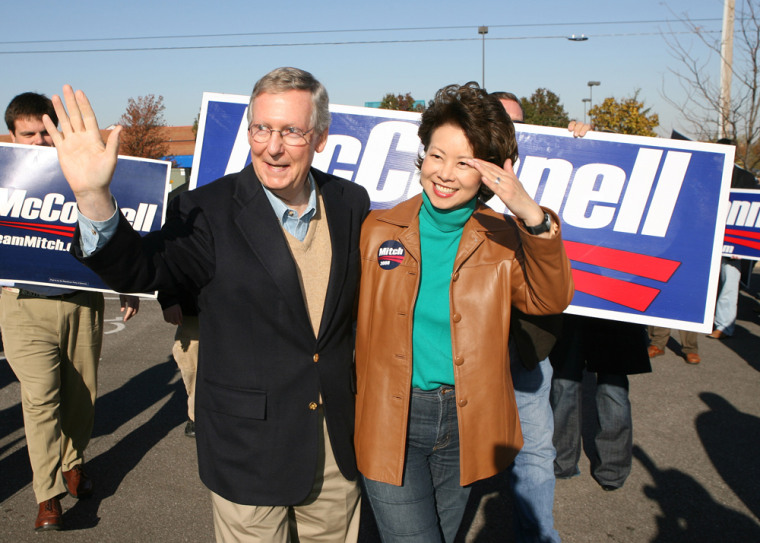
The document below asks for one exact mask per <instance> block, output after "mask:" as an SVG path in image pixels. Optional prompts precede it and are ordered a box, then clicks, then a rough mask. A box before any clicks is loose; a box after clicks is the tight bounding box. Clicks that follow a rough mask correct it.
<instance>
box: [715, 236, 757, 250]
mask: <svg viewBox="0 0 760 543" xmlns="http://www.w3.org/2000/svg"><path fill="white" fill-rule="evenodd" d="M723 241H725V242H728V243H733V244H735V245H742V246H744V247H751V248H752V249H760V242H758V241H749V240H746V239H742V238H735V237H733V236H725V237H724V238H723Z"/></svg>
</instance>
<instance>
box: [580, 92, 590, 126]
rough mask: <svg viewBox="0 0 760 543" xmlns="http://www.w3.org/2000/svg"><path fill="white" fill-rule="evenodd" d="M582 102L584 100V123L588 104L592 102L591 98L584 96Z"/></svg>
mask: <svg viewBox="0 0 760 543" xmlns="http://www.w3.org/2000/svg"><path fill="white" fill-rule="evenodd" d="M581 102H583V124H586V104H588V103H590V102H591V98H583V99H582V100H581ZM589 109H591V108H589Z"/></svg>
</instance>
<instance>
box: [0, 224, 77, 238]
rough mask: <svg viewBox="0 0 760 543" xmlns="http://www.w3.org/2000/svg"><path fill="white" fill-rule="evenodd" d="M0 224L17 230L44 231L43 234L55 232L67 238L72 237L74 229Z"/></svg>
mask: <svg viewBox="0 0 760 543" xmlns="http://www.w3.org/2000/svg"><path fill="white" fill-rule="evenodd" d="M0 226H7V227H8V228H17V229H19V230H30V231H32V232H44V233H45V234H55V235H56V236H65V237H67V238H73V237H74V229H73V228H72V229H71V230H68V229H64V228H65V227H60V226H58V227H57V226H47V225H45V226H37V225H29V224H28V223H27V224H24V226H16V225H14V224H7V223H3V222H0Z"/></svg>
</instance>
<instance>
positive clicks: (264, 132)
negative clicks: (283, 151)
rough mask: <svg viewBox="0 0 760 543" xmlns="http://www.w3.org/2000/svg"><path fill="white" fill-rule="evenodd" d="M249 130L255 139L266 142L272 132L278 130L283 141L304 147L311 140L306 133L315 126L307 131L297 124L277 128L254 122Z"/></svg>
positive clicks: (286, 143)
mask: <svg viewBox="0 0 760 543" xmlns="http://www.w3.org/2000/svg"><path fill="white" fill-rule="evenodd" d="M248 130H249V131H250V132H251V138H253V141H255V142H258V143H266V142H268V141H269V138H271V137H272V132H277V133H278V134H280V137H281V138H282V142H283V143H284V144H285V145H291V146H293V147H302V146H304V145H306V144H308V143H309V142H308V141H307V140H306V135H307V134H308V133H309V132H311V131H312V130H314V129H313V128H310V129H309V130H307V131H306V132H304V131H303V130H301V129H300V128H296V127H295V126H289V127H287V128H283V129H282V130H275V129H273V128H269V127H268V126H267V125H265V124H252V125H251V126H249V127H248Z"/></svg>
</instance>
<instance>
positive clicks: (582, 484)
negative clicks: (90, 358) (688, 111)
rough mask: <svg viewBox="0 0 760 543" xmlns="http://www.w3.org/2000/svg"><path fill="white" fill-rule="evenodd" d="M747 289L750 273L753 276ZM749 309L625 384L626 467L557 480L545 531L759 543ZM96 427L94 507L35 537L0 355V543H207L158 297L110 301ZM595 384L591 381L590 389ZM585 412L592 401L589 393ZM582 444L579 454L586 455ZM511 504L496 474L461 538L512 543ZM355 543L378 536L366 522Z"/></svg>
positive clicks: (200, 490)
mask: <svg viewBox="0 0 760 543" xmlns="http://www.w3.org/2000/svg"><path fill="white" fill-rule="evenodd" d="M754 279H755V283H754V284H755V285H760V276H758V275H757V274H756V275H755V278H754ZM758 311H760V303H759V302H758V299H757V298H755V297H754V296H753V295H750V294H748V293H746V292H742V294H741V295H740V305H739V320H738V323H737V330H736V333H735V335H734V337H732V338H730V339H727V340H724V341H718V340H713V339H708V338H706V337H704V336H700V355H701V356H702V363H701V364H699V365H696V366H691V365H688V364H686V363H685V362H684V361H683V359H682V358H680V357H679V355H678V345H677V342H676V338H677V334H676V336H675V337H674V338H672V339H671V342H670V343H669V346H668V347H669V348H668V349H667V352H666V354H665V355H664V356H661V357H658V358H655V359H653V361H652V362H653V364H652V365H653V370H654V371H653V373H651V374H648V375H640V376H633V377H632V378H631V380H630V381H631V394H630V395H631V402H632V404H633V419H634V462H633V471H632V473H631V476H630V477H629V479H628V481H627V482H626V484H625V486H624V487H623V488H622V489H620V490H617V491H615V492H604V491H603V490H602V489H601V488H599V486H598V485H597V484H596V483H595V482H594V480H593V479H592V478H591V477H590V476H589V474H588V473H589V472H588V460H587V458H586V457H585V456H584V457H583V458H582V460H581V464H580V468H581V472H582V473H581V476H580V477H576V478H574V479H570V480H562V481H558V482H557V490H556V500H555V520H556V528H557V529H558V530H559V532H560V535H561V536H562V538H563V541H565V542H567V543H575V542H611V541H614V542H662V543H670V542H681V541H683V542H702V541H704V542H708V541H709V542H716V541H721V542H722V541H730V542H755V541H760V460H758V458H760V318H759V316H758ZM106 319H107V323H108V326H107V331H108V334H107V335H106V338H105V345H104V351H103V358H102V362H101V365H100V370H99V396H98V398H99V399H98V403H97V412H96V422H95V431H94V433H93V438H92V441H91V443H90V447H89V449H88V462H87V469H88V472H89V473H90V474H91V476H92V477H93V479H94V481H95V484H96V489H95V494H94V496H93V498H91V499H89V500H82V501H80V502H77V501H76V500H74V499H73V498H70V497H66V498H65V499H64V500H63V508H64V522H65V526H66V529H65V531H62V532H56V533H45V534H35V532H34V531H33V524H34V519H35V516H36V513H37V507H36V504H35V499H34V494H33V492H32V487H31V469H30V467H29V459H28V456H27V451H26V446H25V440H24V433H23V420H22V414H21V407H20V403H19V387H18V382H17V381H16V379H15V376H14V375H13V373H12V372H11V370H10V368H9V366H8V365H7V363H6V362H5V361H4V359H3V360H0V541H8V542H26V541H34V542H39V541H42V540H50V541H53V540H55V541H62V542H63V541H77V542H82V543H87V542H93V543H94V542H97V543H104V542H135V541H141V542H142V541H151V542H153V541H161V542H182V541H193V542H195V541H198V542H207V541H212V540H213V527H212V522H211V508H210V501H209V497H208V492H207V491H206V489H205V488H204V487H203V485H202V484H201V483H200V481H199V479H198V475H197V465H196V458H195V443H194V441H193V440H192V439H189V438H187V437H185V436H184V434H183V429H184V424H185V420H186V404H185V401H186V397H185V392H184V388H183V386H182V382H181V378H180V376H179V372H178V371H177V369H176V365H175V364H174V362H173V361H172V359H171V355H170V351H171V343H172V338H173V332H174V330H173V327H172V326H170V325H167V324H164V323H163V321H162V319H161V312H160V308H159V307H158V304H157V303H156V302H155V301H146V302H143V304H142V308H141V311H140V314H139V315H138V316H137V317H136V318H135V319H133V320H132V321H130V322H129V323H128V324H127V325H126V326H123V325H121V324H120V323H119V320H120V318H119V314H118V306H117V303H116V301H115V299H109V300H108V301H107V312H106ZM587 384H588V385H592V383H590V382H589V383H587ZM586 400H587V401H586V402H585V405H586V406H587V407H588V406H589V403H590V401H591V400H592V397H591V396H588V397H587V398H586ZM589 446H590V445H588V444H587V445H586V447H589ZM509 511H510V498H509V495H508V493H507V492H506V491H504V490H503V488H502V484H501V481H500V480H499V479H498V478H497V479H494V480H490V481H487V482H484V483H482V484H479V485H478V486H477V487H476V488H475V489H474V492H473V499H472V500H471V504H470V508H469V511H468V514H467V516H466V518H465V526H464V527H463V530H462V533H461V534H460V535H461V536H462V537H461V539H462V540H463V541H467V542H478V543H488V542H497V541H498V542H502V541H512V540H513V538H512V532H511V515H510V512H509ZM360 540H361V541H363V542H375V541H378V538H377V535H376V533H374V532H373V526H372V522H371V518H370V517H368V516H367V517H366V518H365V520H364V522H363V529H362V534H361V538H360Z"/></svg>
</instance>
